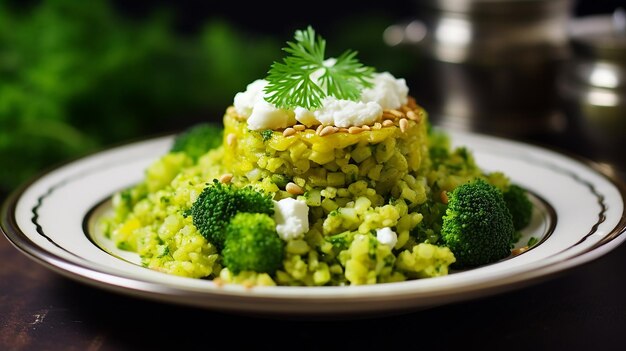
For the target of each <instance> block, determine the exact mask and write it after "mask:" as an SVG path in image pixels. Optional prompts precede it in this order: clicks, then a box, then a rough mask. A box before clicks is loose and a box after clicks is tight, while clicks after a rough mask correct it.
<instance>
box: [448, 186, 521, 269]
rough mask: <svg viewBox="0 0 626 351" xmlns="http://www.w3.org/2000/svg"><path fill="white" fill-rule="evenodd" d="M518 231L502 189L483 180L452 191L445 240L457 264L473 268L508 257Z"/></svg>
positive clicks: (460, 266) (449, 197)
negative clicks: (514, 225)
mask: <svg viewBox="0 0 626 351" xmlns="http://www.w3.org/2000/svg"><path fill="white" fill-rule="evenodd" d="M514 234H515V228H514V227H513V218H512V216H511V214H510V213H509V210H508V209H507V207H506V203H505V202H504V198H503V196H502V192H501V191H500V190H499V189H498V188H496V187H495V186H493V185H491V184H489V183H487V182H486V181H484V180H483V179H480V178H478V179H475V180H473V181H471V182H469V183H465V184H462V185H460V186H458V187H457V188H455V189H454V190H453V191H452V192H451V193H449V194H448V208H447V209H446V214H445V215H444V216H443V224H442V228H441V239H442V241H443V243H444V244H445V245H446V246H448V248H450V250H451V251H452V252H453V253H454V256H455V257H456V263H455V267H457V268H463V267H473V266H479V265H483V264H487V263H492V262H495V261H497V260H500V259H502V258H505V257H507V256H508V255H509V254H510V253H511V246H512V242H513V238H514Z"/></svg>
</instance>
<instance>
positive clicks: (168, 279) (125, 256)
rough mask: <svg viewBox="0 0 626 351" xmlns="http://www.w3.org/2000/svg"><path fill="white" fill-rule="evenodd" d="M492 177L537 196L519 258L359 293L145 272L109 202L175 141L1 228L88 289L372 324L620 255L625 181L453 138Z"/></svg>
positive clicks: (75, 176) (497, 142) (7, 210)
mask: <svg viewBox="0 0 626 351" xmlns="http://www.w3.org/2000/svg"><path fill="white" fill-rule="evenodd" d="M450 135H451V136H452V140H453V142H454V144H455V145H465V146H467V147H468V149H470V150H471V152H472V153H473V154H474V156H475V158H476V161H477V163H478V164H479V165H480V166H481V167H483V168H484V169H485V170H488V171H503V172H505V173H506V174H507V175H509V176H510V177H511V179H512V181H513V182H515V183H518V184H520V185H522V186H524V187H526V188H527V189H529V190H530V192H531V193H532V194H533V195H534V196H533V200H534V203H535V204H536V209H535V212H534V214H533V220H532V223H531V225H530V226H529V228H527V229H526V230H525V231H524V238H523V239H522V240H521V241H520V245H524V244H525V243H526V242H527V240H528V238H529V237H531V236H534V237H537V238H539V239H540V240H541V241H540V243H539V244H538V245H536V246H534V247H533V248H532V249H530V250H528V251H526V252H524V253H523V254H521V255H518V256H515V257H509V258H507V259H505V260H502V261H501V262H498V263H494V264H491V265H487V266H484V267H480V268H476V269H471V270H466V271H462V272H453V273H451V274H449V275H447V276H444V277H437V278H428V279H421V280H413V281H407V282H401V283H388V284H378V285H368V286H349V287H254V288H245V287H242V286H238V285H234V286H230V285H225V286H218V285H216V284H214V283H213V282H212V281H209V280H202V279H191V278H183V277H177V276H172V275H167V274H165V273H160V272H156V271H152V270H149V269H147V268H143V267H141V266H140V265H139V264H138V262H139V258H138V257H137V255H135V254H132V253H128V252H123V251H120V250H117V249H116V248H115V247H114V246H113V245H110V242H108V241H107V239H106V238H103V237H102V236H101V235H100V233H98V232H97V231H96V230H95V226H94V225H93V224H94V222H95V220H96V219H97V218H98V216H101V215H102V214H103V213H104V212H106V211H107V210H109V209H110V203H109V202H108V201H107V200H108V199H109V198H110V196H111V195H112V194H113V193H114V192H116V191H118V190H120V189H124V188H126V187H129V186H132V185H133V184H135V183H137V182H139V181H140V180H141V179H142V178H143V175H144V170H145V169H146V167H147V166H148V165H149V164H151V163H152V162H153V161H154V160H155V159H157V158H158V157H160V156H161V155H162V154H163V153H165V152H166V151H167V150H168V149H169V147H170V145H171V142H172V136H166V137H160V138H155V139H150V140H146V141H141V142H136V143H132V144H129V145H125V146H121V147H117V148H113V149H110V150H107V151H104V152H100V153H97V154H94V155H92V156H89V157H86V158H83V159H80V160H77V161H74V162H72V163H69V164H67V165H65V166H62V167H59V168H56V169H54V170H52V171H51V172H48V173H46V174H44V175H43V176H41V177H39V178H37V179H35V180H34V181H32V182H31V183H29V184H28V185H27V186H25V187H24V188H22V189H20V190H18V191H16V192H15V193H14V194H13V195H12V196H11V197H10V198H9V199H8V200H7V201H6V202H5V204H4V206H3V209H2V216H1V218H0V219H1V221H0V223H1V228H2V231H3V232H4V233H5V235H6V236H7V237H8V239H9V240H10V241H11V242H12V243H13V244H14V245H15V246H16V247H17V248H18V249H20V250H21V251H23V252H24V253H25V254H26V255H27V256H29V257H30V258H32V259H34V260H35V261H37V262H39V263H41V264H43V265H45V266H47V267H49V268H51V269H53V270H54V271H56V272H58V273H61V274H63V275H65V276H68V277H70V278H73V279H76V280H78V281H81V282H84V283H87V284H90V285H93V286H96V287H100V288H104V289H108V290H112V291H117V292H121V293H125V294H129V295H134V296H140V297H145V298H150V299H156V300H159V301H165V302H172V303H181V304H188V305H194V306H198V307H205V308H211V309H218V310H223V311H233V312H242V313H255V314H259V313H260V314H274V315H299V316H319V315H333V316H337V315H344V316H353V315H364V314H379V313H395V312H401V311H409V310H412V309H420V308H426V307H433V306H437V305H441V304H446V303H450V302H457V301H461V300H468V299H471V298H475V297H479V296H487V295H491V294H495V293H498V292H502V291H506V290H510V289H513V288H519V287H522V286H525V285H528V284H530V283H534V282H537V281H540V280H542V279H546V278H548V277H552V276H554V275H555V274H556V273H559V272H563V271H565V270H567V269H569V268H572V267H574V266H576V265H580V264H583V263H585V262H588V261H590V260H592V259H594V258H597V257H599V256H601V255H603V254H605V253H607V252H608V251H610V250H612V249H614V248H615V247H617V246H618V245H619V244H620V243H622V242H623V241H624V239H625V238H626V235H624V231H625V230H626V215H625V210H624V207H625V206H624V205H625V198H626V196H625V195H624V194H625V193H626V192H625V190H624V188H623V186H622V185H619V183H618V182H617V181H614V180H611V179H610V178H609V177H607V176H605V175H604V174H602V173H601V172H600V171H598V170H596V168H595V167H594V166H592V164H591V163H589V162H583V161H579V160H577V159H574V158H570V157H568V156H564V155H562V154H559V153H556V152H553V151H549V150H546V149H543V148H539V147H536V146H531V145H527V144H522V143H518V142H512V141H508V140H504V139H499V138H494V137H488V136H484V135H476V134H469V133H462V132H450Z"/></svg>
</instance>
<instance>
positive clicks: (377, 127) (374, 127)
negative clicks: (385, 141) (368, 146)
mask: <svg viewBox="0 0 626 351" xmlns="http://www.w3.org/2000/svg"><path fill="white" fill-rule="evenodd" d="M382 126H383V125H382V124H380V122H376V123H374V126H373V127H372V129H374V130H377V129H380V128H382Z"/></svg>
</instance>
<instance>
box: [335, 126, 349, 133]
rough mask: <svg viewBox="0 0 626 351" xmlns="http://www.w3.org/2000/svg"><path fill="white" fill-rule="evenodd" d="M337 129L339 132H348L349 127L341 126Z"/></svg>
mask: <svg viewBox="0 0 626 351" xmlns="http://www.w3.org/2000/svg"><path fill="white" fill-rule="evenodd" d="M337 131H338V132H339V133H347V132H348V128H344V127H341V128H339V129H338V130H337Z"/></svg>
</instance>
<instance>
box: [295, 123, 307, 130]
mask: <svg viewBox="0 0 626 351" xmlns="http://www.w3.org/2000/svg"><path fill="white" fill-rule="evenodd" d="M293 129H295V130H297V131H299V132H301V131H303V130H305V129H306V126H305V125H304V124H296V125H295V126H293Z"/></svg>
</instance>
